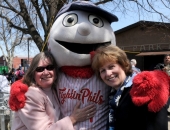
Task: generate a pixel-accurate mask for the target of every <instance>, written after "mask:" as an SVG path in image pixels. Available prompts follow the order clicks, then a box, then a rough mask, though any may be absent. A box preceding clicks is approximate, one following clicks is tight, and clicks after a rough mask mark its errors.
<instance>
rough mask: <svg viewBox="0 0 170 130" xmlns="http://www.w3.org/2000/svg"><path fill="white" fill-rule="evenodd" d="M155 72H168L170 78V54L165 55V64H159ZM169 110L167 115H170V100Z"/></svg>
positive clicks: (169, 101) (169, 102)
mask: <svg viewBox="0 0 170 130" xmlns="http://www.w3.org/2000/svg"><path fill="white" fill-rule="evenodd" d="M154 69H155V70H161V71H164V72H166V73H167V74H168V75H169V76H170V54H166V55H164V59H163V63H158V64H157V65H156V66H155V67H154ZM167 104H168V108H167V113H168V115H170V110H169V108H170V107H169V106H170V98H169V100H168V103H167Z"/></svg>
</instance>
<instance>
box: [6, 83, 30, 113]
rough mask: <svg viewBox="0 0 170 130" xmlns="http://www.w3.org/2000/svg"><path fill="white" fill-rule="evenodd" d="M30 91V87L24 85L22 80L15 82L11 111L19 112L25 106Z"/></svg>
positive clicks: (11, 94) (10, 103)
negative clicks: (26, 94)
mask: <svg viewBox="0 0 170 130" xmlns="http://www.w3.org/2000/svg"><path fill="white" fill-rule="evenodd" d="M27 91H28V86H27V85H26V84H23V83H22V81H21V80H18V81H16V82H14V83H13V84H12V85H11V90H10V97H9V106H10V108H11V110H13V111H18V110H19V109H21V108H23V107H24V105H25V100H26V97H25V93H26V92H27Z"/></svg>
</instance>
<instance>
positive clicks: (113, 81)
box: [99, 62, 126, 89]
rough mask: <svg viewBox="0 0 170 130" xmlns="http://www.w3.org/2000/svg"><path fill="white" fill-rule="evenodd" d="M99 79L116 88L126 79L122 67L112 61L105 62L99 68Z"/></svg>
mask: <svg viewBox="0 0 170 130" xmlns="http://www.w3.org/2000/svg"><path fill="white" fill-rule="evenodd" d="M99 73H100V77H101V79H102V80H103V81H104V82H105V83H106V84H107V85H108V86H111V87H113V88H115V89H118V88H119V87H120V86H121V85H122V84H123V82H124V81H125V79H126V74H125V72H124V70H123V69H122V67H121V66H120V65H119V64H117V63H114V62H107V63H105V64H104V65H103V66H102V67H100V68H99Z"/></svg>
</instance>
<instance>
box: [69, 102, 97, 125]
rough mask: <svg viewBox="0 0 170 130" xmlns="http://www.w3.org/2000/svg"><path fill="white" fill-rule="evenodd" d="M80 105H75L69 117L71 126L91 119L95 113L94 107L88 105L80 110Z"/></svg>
mask: <svg viewBox="0 0 170 130" xmlns="http://www.w3.org/2000/svg"><path fill="white" fill-rule="evenodd" d="M80 104H81V103H80V102H78V103H77V104H76V106H75V107H74V110H73V112H72V114H71V115H70V119H71V121H72V123H73V125H74V124H75V123H77V122H81V121H85V120H87V119H90V118H92V117H93V116H94V115H95V113H96V105H94V104H90V105H88V106H86V107H84V108H80Z"/></svg>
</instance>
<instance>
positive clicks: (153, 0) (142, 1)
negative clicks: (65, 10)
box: [0, 0, 170, 51]
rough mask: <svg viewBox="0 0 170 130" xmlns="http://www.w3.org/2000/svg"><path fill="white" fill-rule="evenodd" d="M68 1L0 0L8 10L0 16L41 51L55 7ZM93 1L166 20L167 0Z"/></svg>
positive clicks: (68, 0) (1, 4)
mask: <svg viewBox="0 0 170 130" xmlns="http://www.w3.org/2000/svg"><path fill="white" fill-rule="evenodd" d="M68 2H71V0H28V1H27V0H1V2H0V8H1V9H6V10H8V11H11V14H12V15H8V16H5V15H3V14H2V13H1V14H0V17H1V18H3V19H5V20H6V21H7V22H8V24H9V25H10V27H12V28H15V29H17V30H20V31H21V32H23V33H24V34H27V35H30V36H31V37H32V39H33V41H34V42H35V44H36V45H37V47H38V48H39V50H40V51H41V50H42V49H43V48H44V46H45V44H46V41H47V39H48V33H49V30H50V28H51V25H52V24H53V22H54V18H55V16H56V14H57V12H58V10H59V9H60V8H61V7H62V6H63V4H64V3H68ZM93 2H94V3H96V5H105V6H109V5H108V4H107V3H109V4H110V3H112V6H111V7H110V8H111V10H112V11H113V12H115V13H116V12H121V13H123V14H127V13H129V12H131V13H132V12H133V13H134V14H135V13H137V14H138V16H139V20H140V18H141V17H142V16H144V17H145V16H146V14H148V13H149V14H158V15H159V16H160V19H161V20H162V22H164V21H165V22H166V21H168V22H169V21H170V19H169V17H168V14H166V13H167V12H162V8H166V9H167V10H169V9H170V1H169V0H160V1H158V0H129V1H125V0H93ZM169 12H170V11H169ZM21 23H22V24H21ZM41 35H44V36H41ZM45 49H47V48H45Z"/></svg>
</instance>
